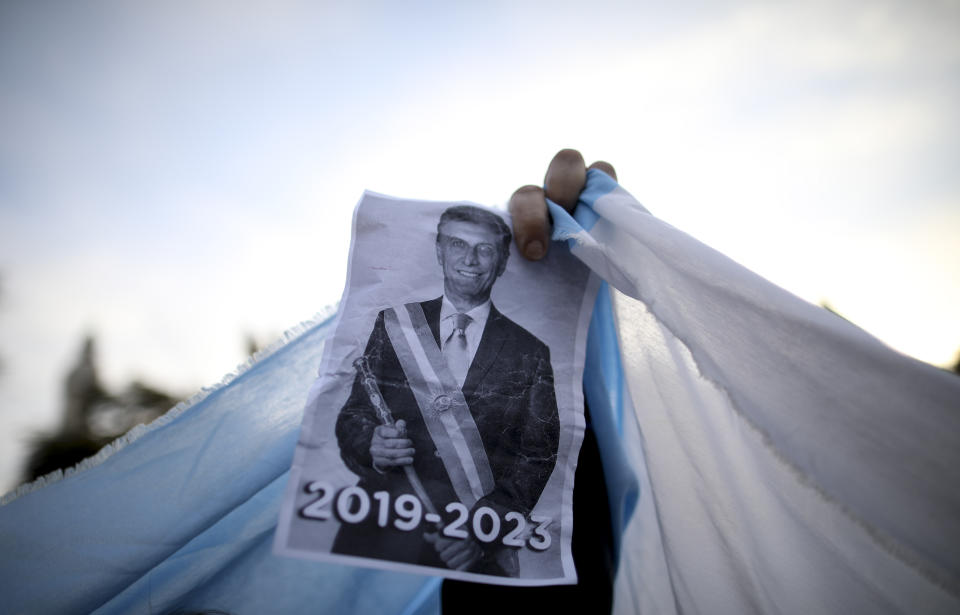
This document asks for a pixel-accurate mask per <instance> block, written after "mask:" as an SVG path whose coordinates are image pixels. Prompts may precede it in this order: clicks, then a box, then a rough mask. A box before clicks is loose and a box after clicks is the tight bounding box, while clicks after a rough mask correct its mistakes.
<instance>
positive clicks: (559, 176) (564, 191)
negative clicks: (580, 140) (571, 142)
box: [543, 149, 587, 213]
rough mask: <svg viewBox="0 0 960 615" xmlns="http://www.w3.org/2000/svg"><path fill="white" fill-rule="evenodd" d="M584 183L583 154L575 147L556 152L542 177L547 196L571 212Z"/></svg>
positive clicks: (585, 168)
mask: <svg viewBox="0 0 960 615" xmlns="http://www.w3.org/2000/svg"><path fill="white" fill-rule="evenodd" d="M585 183H587V167H586V165H585V164H584V162H583V156H581V155H580V152H578V151H577V150H575V149H562V150H560V151H559V152H557V154H556V156H554V157H553V160H551V161H550V166H549V167H547V174H546V176H545V177H544V178H543V184H544V186H546V189H547V192H546V196H547V198H548V199H550V200H551V201H553V202H554V203H556V204H557V205H559V206H560V207H563V208H564V209H566V210H567V211H569V212H571V213H572V212H573V208H574V207H576V206H577V199H579V198H580V191H581V190H583V185H584V184H585Z"/></svg>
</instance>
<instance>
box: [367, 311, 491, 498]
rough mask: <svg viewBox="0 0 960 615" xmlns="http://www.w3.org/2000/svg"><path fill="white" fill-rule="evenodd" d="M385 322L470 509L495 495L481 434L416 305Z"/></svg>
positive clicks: (422, 411)
mask: <svg viewBox="0 0 960 615" xmlns="http://www.w3.org/2000/svg"><path fill="white" fill-rule="evenodd" d="M384 324H385V325H386V330H387V336H388V337H389V338H390V342H391V343H392V344H393V349H394V351H396V353H397V359H399V361H400V366H401V367H402V368H403V372H404V374H405V375H406V377H407V383H408V384H409V385H410V390H411V391H412V392H413V396H414V398H415V399H416V401H417V406H419V409H420V414H421V416H422V417H423V422H424V423H425V424H426V426H427V431H428V432H429V433H430V437H431V438H432V439H433V443H434V445H435V446H436V447H437V453H438V455H439V456H440V460H441V461H442V462H443V466H444V468H446V470H447V475H448V476H449V477H450V482H451V483H453V488H454V491H456V493H457V497H458V498H460V501H461V502H462V503H463V504H465V505H466V506H468V507H472V506H473V505H474V504H475V503H476V502H477V500H479V499H480V498H482V497H483V496H484V495H486V494H488V493H490V492H491V491H493V472H492V471H491V470H490V461H489V460H488V459H487V452H486V450H484V448H483V442H482V440H481V439H480V431H479V430H478V429H477V424H476V423H475V422H474V420H473V415H471V414H470V408H469V407H467V401H466V399H465V398H464V397H463V393H462V392H461V391H460V387H459V385H458V384H457V381H456V378H454V376H453V374H452V373H451V372H450V370H449V369H448V367H447V363H446V360H445V359H444V358H443V354H442V353H441V351H440V348H439V347H438V346H437V341H436V339H435V338H434V337H433V332H432V331H431V330H430V325H429V324H427V318H426V316H424V314H423V308H421V307H420V304H419V303H408V304H406V305H404V306H399V307H396V308H388V309H386V310H384Z"/></svg>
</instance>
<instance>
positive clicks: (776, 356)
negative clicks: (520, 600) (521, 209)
mask: <svg viewBox="0 0 960 615" xmlns="http://www.w3.org/2000/svg"><path fill="white" fill-rule="evenodd" d="M551 213H552V214H553V219H554V226H555V232H554V238H555V239H560V238H567V239H569V240H570V244H571V249H572V251H573V253H574V254H575V255H576V256H578V257H580V258H581V259H582V260H583V261H584V262H585V263H587V264H588V265H589V266H590V267H591V268H592V269H593V270H594V271H596V272H597V273H599V274H600V275H601V276H603V278H604V279H605V280H607V281H608V282H609V283H610V284H611V285H613V286H615V287H616V288H617V289H618V290H619V291H621V292H622V293H623V295H618V298H617V301H616V312H617V322H618V325H619V333H620V341H621V343H622V353H621V354H622V360H623V367H624V371H625V375H626V382H627V383H628V389H629V395H630V398H631V399H632V400H633V407H634V409H635V416H636V418H637V421H638V422H639V425H640V431H641V433H642V439H641V440H642V448H643V459H642V460H638V462H637V463H636V465H635V467H637V468H638V470H639V471H640V473H641V485H642V487H641V493H642V495H641V497H640V507H639V511H638V514H637V515H636V517H635V519H634V520H633V522H632V523H631V525H630V527H628V529H627V532H626V534H625V535H624V539H623V546H622V554H621V568H620V573H621V577H623V576H628V577H629V578H630V582H628V583H621V584H620V586H619V589H620V590H621V591H629V598H628V597H627V595H625V594H620V595H619V597H620V598H621V600H620V603H619V604H624V603H628V602H629V603H632V605H633V606H634V607H636V610H637V611H639V612H655V613H664V612H669V613H672V612H686V613H694V612H698V613H915V612H923V613H957V612H960V549H958V548H957V545H960V378H957V377H956V376H955V375H954V374H951V373H949V372H946V371H944V370H940V369H937V368H934V367H931V366H929V365H926V364H923V363H920V362H919V361H915V360H913V359H910V358H908V357H905V356H903V355H901V354H899V353H897V352H894V351H892V350H891V349H889V348H887V347H886V346H884V345H883V344H882V343H880V342H879V341H878V340H876V339H875V338H873V337H871V336H870V335H868V334H867V333H865V332H864V331H862V330H861V329H859V328H857V327H855V326H854V325H852V324H850V323H849V322H847V321H846V320H844V319H842V318H839V317H837V316H835V315H834V314H831V313H830V312H828V311H826V310H824V309H821V308H818V307H815V306H813V305H810V304H809V303H806V302H804V301H802V300H800V299H798V298H797V297H795V296H793V295H791V294H789V293H787V292H785V291H784V290H782V289H780V288H778V287H776V286H774V285H772V284H770V283H769V282H767V281H766V280H764V279H762V278H760V277H759V276H757V275H755V274H753V273H751V272H750V271H748V270H746V269H744V268H743V267H741V266H740V265H738V264H736V263H734V262H733V261H731V260H730V259H728V258H726V257H724V256H723V255H722V254H719V253H717V252H716V251H714V250H711V249H710V248H708V247H707V246H705V245H703V244H702V243H700V242H698V241H696V240H695V239H693V238H691V237H689V236H687V235H685V234H684V233H682V232H680V231H678V230H677V229H674V228H672V227H671V226H669V225H667V224H665V223H664V222H662V221H660V220H658V219H656V218H654V217H653V216H651V215H650V214H649V213H648V212H647V211H646V210H645V209H644V208H643V207H642V206H641V205H640V204H639V203H638V202H637V201H636V200H635V199H634V198H633V197H632V196H630V195H629V194H628V193H627V192H626V191H624V190H623V188H621V187H620V186H619V185H617V184H616V182H614V181H613V180H612V179H611V178H610V177H608V176H606V175H605V174H603V173H602V172H600V171H593V170H591V171H589V172H588V180H587V186H586V189H585V190H584V192H583V194H582V196H581V201H580V203H579V206H578V208H577V210H576V211H575V214H576V215H575V219H574V218H571V217H570V216H569V215H568V214H566V212H565V211H564V210H563V209H561V208H560V207H558V206H556V205H553V204H551ZM625 295H626V296H625ZM622 580H624V579H623V578H621V581H622Z"/></svg>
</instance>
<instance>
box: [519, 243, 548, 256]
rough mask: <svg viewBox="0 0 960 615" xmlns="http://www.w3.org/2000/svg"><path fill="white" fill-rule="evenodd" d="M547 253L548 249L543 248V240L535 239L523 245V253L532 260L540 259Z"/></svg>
mask: <svg viewBox="0 0 960 615" xmlns="http://www.w3.org/2000/svg"><path fill="white" fill-rule="evenodd" d="M546 253H547V251H546V250H544V249H543V242H541V241H540V240H539V239H534V240H533V241H531V242H528V243H527V245H525V246H524V247H523V255H524V256H526V257H527V258H529V259H530V260H532V261H538V260H540V259H541V258H543V256H544V254H546Z"/></svg>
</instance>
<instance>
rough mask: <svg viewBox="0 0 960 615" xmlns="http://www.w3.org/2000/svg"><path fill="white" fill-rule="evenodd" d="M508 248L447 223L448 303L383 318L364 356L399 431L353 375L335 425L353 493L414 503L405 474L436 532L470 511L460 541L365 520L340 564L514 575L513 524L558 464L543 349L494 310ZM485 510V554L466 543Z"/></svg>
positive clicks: (345, 545)
mask: <svg viewBox="0 0 960 615" xmlns="http://www.w3.org/2000/svg"><path fill="white" fill-rule="evenodd" d="M510 241H511V233H510V229H509V227H507V225H506V224H505V223H504V221H503V220H502V219H501V218H500V217H499V216H497V215H496V214H494V213H491V212H488V211H486V210H483V209H480V208H478V207H471V206H455V207H451V208H449V209H447V210H446V211H445V212H444V213H443V215H442V216H441V217H440V221H439V223H438V225H437V241H436V253H437V261H438V262H439V264H440V266H441V268H442V270H443V277H444V292H443V296H441V297H439V298H436V299H433V300H430V301H424V302H421V303H413V304H408V305H406V306H402V307H398V308H396V309H393V308H391V309H389V310H384V311H381V312H380V314H379V315H378V316H377V320H376V323H375V325H374V327H373V332H372V333H371V334H370V338H369V341H368V343H367V347H366V350H365V354H364V356H365V358H366V360H367V362H368V365H369V368H370V372H371V373H372V374H374V375H375V377H376V379H377V381H378V385H379V388H380V392H381V394H382V396H383V400H384V401H385V402H386V405H387V407H388V408H389V409H390V411H391V413H392V415H393V418H394V420H395V423H394V424H393V425H384V424H383V423H382V422H381V420H380V419H379V417H378V415H377V412H376V409H375V408H374V407H373V406H372V404H371V402H370V396H369V394H368V392H367V391H366V390H365V389H364V386H363V383H362V378H361V376H360V374H358V375H357V378H356V380H355V381H354V385H353V389H352V392H351V395H350V397H349V399H348V400H347V402H346V404H345V405H344V407H343V408H342V409H341V411H340V414H339V416H338V418H337V426H336V434H337V440H338V443H339V445H340V452H341V456H342V458H343V460H344V462H345V463H346V464H347V466H348V467H349V468H350V469H351V470H352V471H353V472H355V473H356V474H357V475H358V476H359V477H360V481H359V483H358V484H359V486H360V487H362V488H364V489H365V490H366V491H367V492H368V493H369V494H371V496H373V494H374V493H376V492H379V491H385V492H387V493H388V494H390V501H391V502H393V501H395V499H396V497H398V496H399V495H402V494H404V493H414V490H413V488H412V487H411V485H410V483H409V481H408V480H407V478H406V476H405V474H404V471H403V468H404V466H411V467H412V468H413V469H414V470H415V472H416V475H417V476H418V477H419V479H420V481H421V482H422V484H423V487H424V490H425V491H426V494H427V495H428V496H429V499H430V500H431V502H432V503H433V505H434V506H435V507H436V509H437V510H438V511H439V512H440V513H441V515H442V516H443V523H444V525H446V526H449V525H450V524H451V523H456V521H457V512H456V511H455V510H448V509H447V505H448V504H451V503H456V502H460V503H462V504H463V507H462V508H465V509H467V510H468V513H469V514H468V517H467V518H468V519H469V520H470V522H467V523H465V524H464V525H463V529H464V530H466V531H467V532H468V535H467V536H466V537H450V536H447V535H445V534H444V533H441V532H438V531H437V529H438V528H437V527H436V526H434V525H433V524H430V523H422V524H420V526H419V527H418V528H414V529H413V530H410V531H404V530H402V529H398V528H397V527H396V525H395V524H394V523H393V522H390V521H388V522H384V520H383V519H382V518H378V517H377V515H374V514H370V515H368V516H367V518H366V519H365V520H364V521H363V522H361V523H359V524H348V523H344V524H343V525H342V526H341V529H340V531H339V533H338V535H337V537H336V539H335V541H334V545H333V551H334V552H336V553H344V554H352V555H363V556H368V555H369V556H376V557H379V558H383V559H391V560H395V561H402V562H410V563H419V564H424V565H431V566H440V567H447V568H453V569H458V570H467V571H471V572H483V573H487V574H500V575H510V576H512V575H515V574H517V566H516V561H517V558H516V550H517V547H507V546H504V545H503V542H502V540H501V539H502V537H503V535H504V534H506V533H507V531H509V530H510V529H512V528H513V525H512V524H511V523H509V522H506V519H507V513H510V512H515V513H519V514H520V515H524V516H526V515H527V514H529V512H530V511H531V509H532V508H533V507H534V505H535V504H536V503H537V501H538V500H539V498H540V495H541V493H542V491H543V488H544V486H545V485H546V482H547V480H548V479H549V477H550V473H551V472H552V471H553V468H554V465H555V464H556V456H557V446H558V438H559V418H558V412H557V403H556V395H555V391H554V383H553V370H552V367H551V365H550V352H549V349H548V348H547V346H546V345H545V344H544V343H543V342H541V341H540V340H539V339H537V338H536V337H535V336H534V335H532V334H531V333H529V332H528V331H526V330H525V329H524V328H522V327H521V326H520V325H518V324H516V323H514V322H513V321H512V320H510V319H509V318H507V317H506V316H504V315H503V314H501V313H500V312H499V311H498V310H497V309H496V307H494V306H493V304H492V302H491V301H490V291H491V289H492V288H493V284H494V282H495V281H496V279H497V278H498V277H500V275H502V274H503V272H504V269H505V268H506V264H507V257H508V255H509V244H510ZM408 319H409V320H408ZM404 323H406V329H404ZM418 323H420V324H421V326H420V327H419V328H418V327H417V324H418ZM428 328H429V334H428V333H427V329H428ZM404 330H406V331H407V332H408V335H406V336H404V335H403V331H404ZM411 331H419V335H420V337H419V338H418V337H417V336H416V335H415V334H414V333H410V332H411ZM408 344H410V345H412V346H413V347H417V345H418V344H419V345H420V348H417V349H416V350H417V352H419V351H420V350H423V351H424V354H425V355H427V356H428V357H433V365H434V366H435V367H436V373H432V372H431V373H430V374H429V375H423V376H417V375H416V374H413V375H412V377H410V376H411V373H412V371H411V370H414V371H415V370H416V367H415V366H411V359H409V358H405V357H409V356H410V352H411V351H410V347H409V346H408ZM430 369H431V368H428V371H429V370H430ZM436 382H439V383H440V384H436ZM437 387H440V388H437ZM444 387H445V388H444ZM428 389H429V392H427V390H428ZM438 391H440V394H437V393H438ZM454 424H455V425H454ZM451 425H454V427H453V428H452V431H450V433H453V434H454V435H453V437H452V438H449V437H448V436H447V431H445V430H446V429H447V427H450V426H451ZM445 426H446V427H445ZM458 443H459V446H458ZM482 507H486V508H488V509H492V510H493V511H495V512H496V514H497V516H498V517H499V519H500V520H501V522H502V523H501V530H500V535H499V536H497V538H496V539H494V540H490V539H489V536H488V537H487V540H485V541H480V540H478V539H477V537H476V536H475V533H474V532H473V530H472V529H471V528H472V521H473V519H474V513H475V512H476V511H477V510H478V509H480V508H482ZM381 525H383V527H381ZM485 531H486V530H485Z"/></svg>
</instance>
